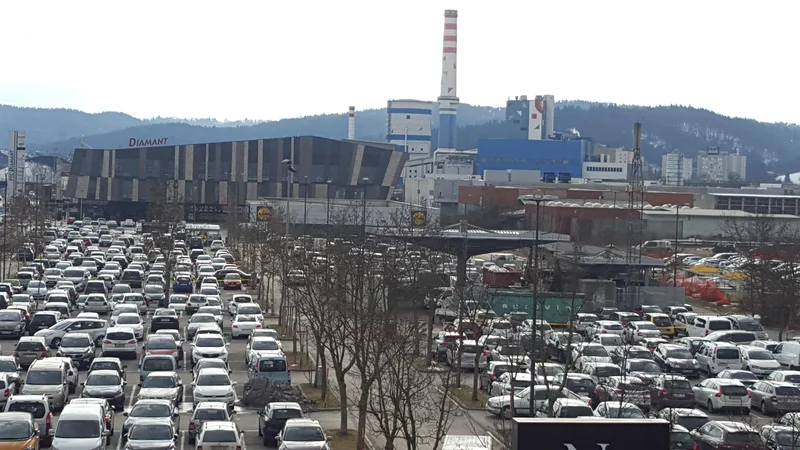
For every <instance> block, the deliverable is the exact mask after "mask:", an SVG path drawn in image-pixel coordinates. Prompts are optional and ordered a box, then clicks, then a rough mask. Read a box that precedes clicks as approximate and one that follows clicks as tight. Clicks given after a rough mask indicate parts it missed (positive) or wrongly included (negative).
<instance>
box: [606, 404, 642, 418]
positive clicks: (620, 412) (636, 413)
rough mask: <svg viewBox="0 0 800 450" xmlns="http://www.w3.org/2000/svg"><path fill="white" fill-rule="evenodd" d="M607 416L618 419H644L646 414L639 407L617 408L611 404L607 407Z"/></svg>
mask: <svg viewBox="0 0 800 450" xmlns="http://www.w3.org/2000/svg"><path fill="white" fill-rule="evenodd" d="M606 417H610V418H617V419H644V418H645V415H644V413H643V412H642V410H641V409H639V408H630V407H626V408H616V407H613V406H609V407H607V409H606Z"/></svg>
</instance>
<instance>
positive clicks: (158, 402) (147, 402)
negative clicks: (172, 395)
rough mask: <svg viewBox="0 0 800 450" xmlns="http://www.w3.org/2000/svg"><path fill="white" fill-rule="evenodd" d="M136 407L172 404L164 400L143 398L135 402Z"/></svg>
mask: <svg viewBox="0 0 800 450" xmlns="http://www.w3.org/2000/svg"><path fill="white" fill-rule="evenodd" d="M156 373H157V372H156ZM136 405H169V406H172V405H173V402H172V401H170V400H167V399H164V398H143V399H141V400H136V403H134V404H133V406H136Z"/></svg>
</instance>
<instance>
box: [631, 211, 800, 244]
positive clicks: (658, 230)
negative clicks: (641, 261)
mask: <svg viewBox="0 0 800 450" xmlns="http://www.w3.org/2000/svg"><path fill="white" fill-rule="evenodd" d="M642 219H643V220H644V225H645V234H646V237H647V239H675V233H676V230H677V234H678V236H677V237H678V238H679V239H689V238H697V239H724V238H727V237H729V230H730V227H731V226H732V224H733V223H736V224H737V226H739V227H743V228H749V227H751V226H752V224H754V223H756V221H762V222H763V221H769V222H772V223H774V224H775V226H776V227H780V226H781V225H788V226H792V227H797V226H800V217H798V216H795V215H791V214H753V213H750V212H746V211H720V210H716V209H701V208H697V207H694V208H689V207H682V208H680V209H678V210H677V211H676V209H675V208H652V209H647V208H645V210H644V211H643V215H642Z"/></svg>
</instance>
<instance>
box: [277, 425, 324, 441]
mask: <svg viewBox="0 0 800 450" xmlns="http://www.w3.org/2000/svg"><path fill="white" fill-rule="evenodd" d="M324 440H325V434H324V433H323V432H322V429H321V428H320V427H289V428H285V429H284V430H283V442H320V441H324Z"/></svg>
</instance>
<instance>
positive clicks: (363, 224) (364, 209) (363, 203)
mask: <svg viewBox="0 0 800 450" xmlns="http://www.w3.org/2000/svg"><path fill="white" fill-rule="evenodd" d="M361 182H362V185H363V187H364V188H363V189H362V191H361V235H362V237H363V238H364V239H366V238H367V183H369V178H367V177H364V178H362V179H361Z"/></svg>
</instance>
